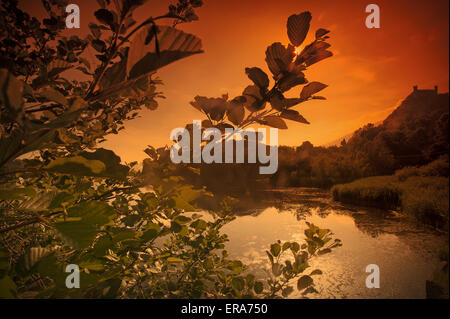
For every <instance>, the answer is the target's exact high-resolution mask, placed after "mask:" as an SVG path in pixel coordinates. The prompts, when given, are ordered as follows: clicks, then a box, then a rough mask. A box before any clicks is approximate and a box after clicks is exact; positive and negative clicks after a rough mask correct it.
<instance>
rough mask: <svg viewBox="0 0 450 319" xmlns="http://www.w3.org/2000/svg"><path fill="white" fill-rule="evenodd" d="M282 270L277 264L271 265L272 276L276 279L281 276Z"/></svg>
mask: <svg viewBox="0 0 450 319" xmlns="http://www.w3.org/2000/svg"><path fill="white" fill-rule="evenodd" d="M282 270H283V266H282V265H280V264H279V263H274V264H272V274H273V275H274V276H275V277H278V276H279V275H281V272H282Z"/></svg>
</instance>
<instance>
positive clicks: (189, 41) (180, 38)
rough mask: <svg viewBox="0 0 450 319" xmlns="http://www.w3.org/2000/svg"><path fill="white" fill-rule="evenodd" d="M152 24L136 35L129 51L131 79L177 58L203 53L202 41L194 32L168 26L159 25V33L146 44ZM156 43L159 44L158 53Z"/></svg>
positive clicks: (128, 63)
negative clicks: (190, 32) (189, 32)
mask: <svg viewBox="0 0 450 319" xmlns="http://www.w3.org/2000/svg"><path fill="white" fill-rule="evenodd" d="M149 28H151V26H149V27H146V28H143V29H142V30H141V31H139V32H138V33H137V34H136V36H135V37H134V39H133V41H132V44H131V47H130V51H129V53H128V61H127V74H128V77H129V79H134V78H137V77H139V76H141V75H144V74H147V73H149V72H152V71H155V70H157V69H159V68H161V67H163V66H165V65H167V64H170V63H172V62H174V61H176V60H179V59H183V58H185V57H188V56H190V55H193V54H198V53H202V52H203V51H202V42H201V40H200V39H199V38H197V37H196V36H194V35H192V34H188V33H185V32H183V31H181V30H178V29H175V28H173V27H168V26H159V27H158V30H159V33H158V34H157V36H155V37H153V38H152V39H151V41H150V42H149V43H147V44H146V39H147V35H148V32H149ZM156 41H157V42H156ZM156 43H158V45H159V51H160V53H159V54H158V52H157V50H156Z"/></svg>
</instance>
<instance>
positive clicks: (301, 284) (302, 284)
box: [297, 275, 314, 290]
mask: <svg viewBox="0 0 450 319" xmlns="http://www.w3.org/2000/svg"><path fill="white" fill-rule="evenodd" d="M313 283H314V281H313V279H312V278H311V277H310V276H308V275H303V276H301V277H300V278H299V280H298V281H297V289H298V290H303V289H305V288H307V287H309V286H311V285H312V284H313Z"/></svg>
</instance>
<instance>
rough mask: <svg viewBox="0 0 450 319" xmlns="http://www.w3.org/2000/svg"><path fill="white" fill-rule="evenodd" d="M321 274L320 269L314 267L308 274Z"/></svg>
mask: <svg viewBox="0 0 450 319" xmlns="http://www.w3.org/2000/svg"><path fill="white" fill-rule="evenodd" d="M321 274H322V270H320V269H314V270H313V271H312V272H311V273H310V274H309V275H310V276H314V275H321Z"/></svg>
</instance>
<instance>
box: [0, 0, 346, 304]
mask: <svg viewBox="0 0 450 319" xmlns="http://www.w3.org/2000/svg"><path fill="white" fill-rule="evenodd" d="M98 3H99V4H100V9H98V10H97V11H96V12H95V17H96V19H97V22H96V23H91V24H90V25H89V27H90V31H91V34H89V35H88V36H87V37H86V38H85V39H81V38H79V37H77V36H71V37H69V38H67V37H64V36H62V34H61V31H62V29H63V28H64V15H65V13H64V8H65V5H66V2H65V1H62V0H44V1H43V4H44V8H45V10H46V12H47V15H48V17H46V18H45V19H44V20H43V21H42V22H41V21H39V20H38V19H36V18H34V17H31V16H30V15H28V14H27V13H26V12H23V11H22V10H21V9H19V8H18V7H17V2H16V1H9V2H2V3H1V5H0V13H1V14H0V23H1V26H2V27H1V31H0V32H1V46H0V61H1V66H2V69H1V70H0V84H1V85H0V88H1V89H0V110H1V117H0V137H1V139H0V179H1V181H0V182H1V184H0V185H1V186H0V236H1V242H0V243H1V244H0V283H1V285H0V287H1V289H0V297H3V298H14V297H20V298H27V297H37V298H44V297H54V298H66V297H76V298H86V297H91V298H119V297H122V298H136V297H138V298H176V297H177V298H194V297H195V298H200V297H244V296H245V297H269V296H275V295H276V293H277V292H278V291H279V290H278V288H276V287H277V286H276V285H275V282H270V283H269V287H275V288H268V287H267V285H266V287H265V286H264V285H263V283H262V282H260V281H255V280H254V277H252V276H251V275H247V276H246V277H244V275H243V272H244V271H245V270H246V267H245V265H243V264H242V263H241V262H240V261H237V260H231V259H228V258H227V257H228V255H227V252H226V251H225V249H224V247H225V246H224V244H225V242H226V241H227V236H226V235H225V234H222V233H221V228H222V227H223V225H224V224H226V223H228V222H230V221H231V220H232V218H231V217H228V215H229V212H228V211H227V210H228V205H227V203H226V202H224V203H223V205H222V210H219V211H217V212H211V213H210V215H207V214H204V215H199V214H192V213H187V212H188V211H192V209H193V208H194V206H193V205H194V202H195V201H196V200H198V199H200V198H202V197H208V196H210V194H209V193H208V192H206V191H205V189H203V188H194V187H193V186H192V185H190V183H189V181H188V180H186V179H185V178H183V177H182V176H179V174H178V170H180V169H187V170H189V169H190V168H189V167H184V166H178V167H177V166H176V165H174V164H172V163H170V162H168V161H167V154H168V149H167V148H161V149H157V150H155V149H153V148H151V147H149V148H148V149H147V150H146V153H147V154H148V155H149V157H150V158H149V159H148V160H146V161H144V164H143V170H142V171H140V170H139V169H138V168H137V163H129V164H123V163H121V161H120V158H119V157H118V156H116V155H115V154H114V153H113V152H112V151H110V150H106V149H103V148H100V147H98V143H100V142H101V141H102V140H103V139H104V137H105V136H106V135H108V134H111V133H117V132H118V131H119V130H121V129H123V125H124V121H126V120H130V119H133V118H135V117H136V116H137V115H138V111H139V110H140V109H141V107H142V106H144V107H147V108H149V109H155V108H156V106H157V103H156V100H155V99H156V98H158V97H161V94H160V93H159V92H157V91H156V85H157V84H159V83H160V82H159V80H157V79H156V78H154V73H155V71H156V70H157V69H158V68H161V67H163V66H165V65H167V64H169V63H171V62H174V61H176V60H179V59H182V58H185V57H188V56H190V55H192V54H197V53H200V52H201V42H200V40H199V39H198V38H197V37H195V36H193V35H189V34H186V33H184V32H183V31H181V30H178V29H176V28H175V26H176V25H178V24H179V23H181V22H189V21H193V20H195V19H197V16H196V14H195V8H197V7H199V6H201V5H202V1H199V0H189V1H188V0H179V1H178V3H177V4H175V5H170V6H169V9H168V12H167V13H166V14H165V15H162V16H158V17H149V18H148V19H146V20H144V21H143V22H141V23H137V22H136V21H135V20H134V19H133V12H134V11H135V10H136V9H137V8H139V7H140V6H141V5H142V4H143V3H144V1H143V0H123V1H108V0H106V1H103V0H99V1H98ZM303 16H304V15H303ZM160 20H168V21H171V22H173V26H172V27H169V26H159V25H157V22H159V21H160ZM302 30H303V31H302V32H304V29H302ZM300 31H301V30H300ZM322 33H323V32H321V33H319V34H320V35H319V36H318V38H317V40H316V41H315V42H314V43H315V44H314V43H313V44H312V45H311V47H310V49H309V51H306V52H305V53H304V54H303V55H302V59H303V60H302V61H301V62H296V63H294V64H295V66H296V68H295V70H291V71H289V72H287V70H283V72H284V73H283V72H281V73H278V75H277V76H278V78H277V83H278V84H277V85H276V86H277V90H279V89H280V85H281V84H282V86H281V87H284V88H285V87H287V86H289V85H292V83H296V81H298V79H299V78H302V77H301V76H300V73H299V70H302V69H303V68H304V66H305V65H310V64H312V63H313V62H314V61H315V60H317V59H318V57H316V58H314V56H315V55H314V54H313V53H311V52H312V51H314V50H315V51H320V48H323V47H324V44H323V43H324V42H323V39H324V35H323V34H322ZM295 37H298V35H296V36H295ZM175 38H176V39H178V40H181V42H183V40H185V41H187V43H190V45H189V46H180V44H179V43H178V42H177V41H176V40H174V39H175ZM297 40H298V39H297ZM297 40H296V41H297ZM87 48H91V49H93V50H95V51H97V55H96V59H97V61H89V60H88V59H86V58H85V57H84V53H85V50H86V49H87ZM277 48H278V49H279V48H280V47H279V46H277ZM290 50H291V49H290V48H289V49H286V48H285V49H284V51H283V52H287V53H289V52H291V51H290ZM310 51H311V52H310ZM274 52H275V51H274ZM276 52H278V51H276ZM320 52H321V51H320ZM274 54H275V53H274ZM277 54H278V53H277ZM289 54H291V53H289ZM269 56H272V55H270V54H269ZM297 60H298V58H297ZM297 60H296V61H297ZM277 61H278V60H277V59H275V60H274V61H272V62H274V63H276V64H277V67H281V66H283V67H287V65H284V64H283V65H279V64H278V63H279V61H278V62H277ZM294 64H293V65H294ZM273 68H275V64H274V65H273ZM74 72H75V73H74ZM76 72H79V73H78V74H77V73H76ZM286 72H287V73H286ZM292 72H294V73H292ZM81 73H82V74H84V75H82V76H78V75H79V74H81ZM74 74H77V76H76V78H77V80H74V79H73V78H72V76H73V75H74ZM289 74H290V79H291V80H289V81H288V80H287V78H286V77H287V76H288V75H289ZM293 74H294V75H295V76H294V75H293ZM249 76H250V77H251V78H254V79H255V81H256V82H258V83H260V82H259V80H261V75H260V74H259V73H258V71H255V70H253V71H251V70H250V71H249ZM293 76H294V78H295V79H294V78H293ZM263 80H264V79H263ZM292 81H293V82H292ZM260 84H263V85H265V83H260ZM318 88H319V87H316V88H315V89H314V88H310V89H308V90H309V91H308V92H309V93H308V92H307V93H308V94H306V93H305V94H306V96H305V95H304V96H303V99H308V98H311V96H310V94H313V93H315V92H316V91H317V89H318ZM258 90H260V89H258ZM260 91H261V90H260ZM263 91H264V92H265V90H263ZM261 92H262V91H261ZM264 94H266V93H264ZM208 116H210V117H211V116H212V117H214V118H215V119H217V118H219V117H218V115H217V114H216V113H214V112H208ZM216 121H217V120H216ZM190 171H192V174H194V175H195V174H197V173H198V172H196V171H195V170H192V169H190ZM311 227H313V226H310V228H311ZM312 229H313V230H310V231H311V232H312V233H311V234H310V236H309V237H307V242H306V243H305V244H304V245H302V247H303V248H301V250H302V251H307V252H308V255H307V256H308V258H309V257H311V256H313V255H315V253H316V252H317V253H318V252H320V251H321V250H326V248H325V246H324V245H325V244H326V242H325V241H328V240H329V236H330V235H331V234H329V231H328V230H326V231H325V230H321V229H319V228H317V227H315V226H314V228H312ZM307 236H308V235H307ZM308 240H309V241H308ZM322 243H323V244H322ZM297 245H299V244H297ZM335 246H336V247H337V246H338V245H337V244H336V245H335ZM329 248H330V247H329ZM297 251H298V252H300V250H297ZM302 254H303V253H302ZM295 256H296V255H295V254H294V257H295ZM302 256H303V255H302ZM296 258H297V257H296ZM298 258H300V257H298ZM302 258H303V257H302ZM305 261H306V259H305V260H303V259H302V260H301V262H302V263H304V262H305ZM68 264H77V265H79V267H80V270H81V287H80V289H67V288H66V285H65V279H66V276H67V275H68V274H67V273H66V272H65V267H66V266H67V265H68ZM294 264H295V263H294ZM302 267H304V266H302ZM286 274H288V269H287V268H286ZM298 274H300V272H299V271H296V272H295V275H298ZM283 276H284V275H283ZM289 276H290V275H289ZM285 278H287V277H285ZM292 278H293V277H292ZM303 281H305V279H303ZM303 281H302V284H301V285H300V286H299V287H300V288H302V289H303V286H304V284H310V282H309V280H308V282H306V283H303ZM274 285H275V286H274ZM268 289H270V290H268Z"/></svg>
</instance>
